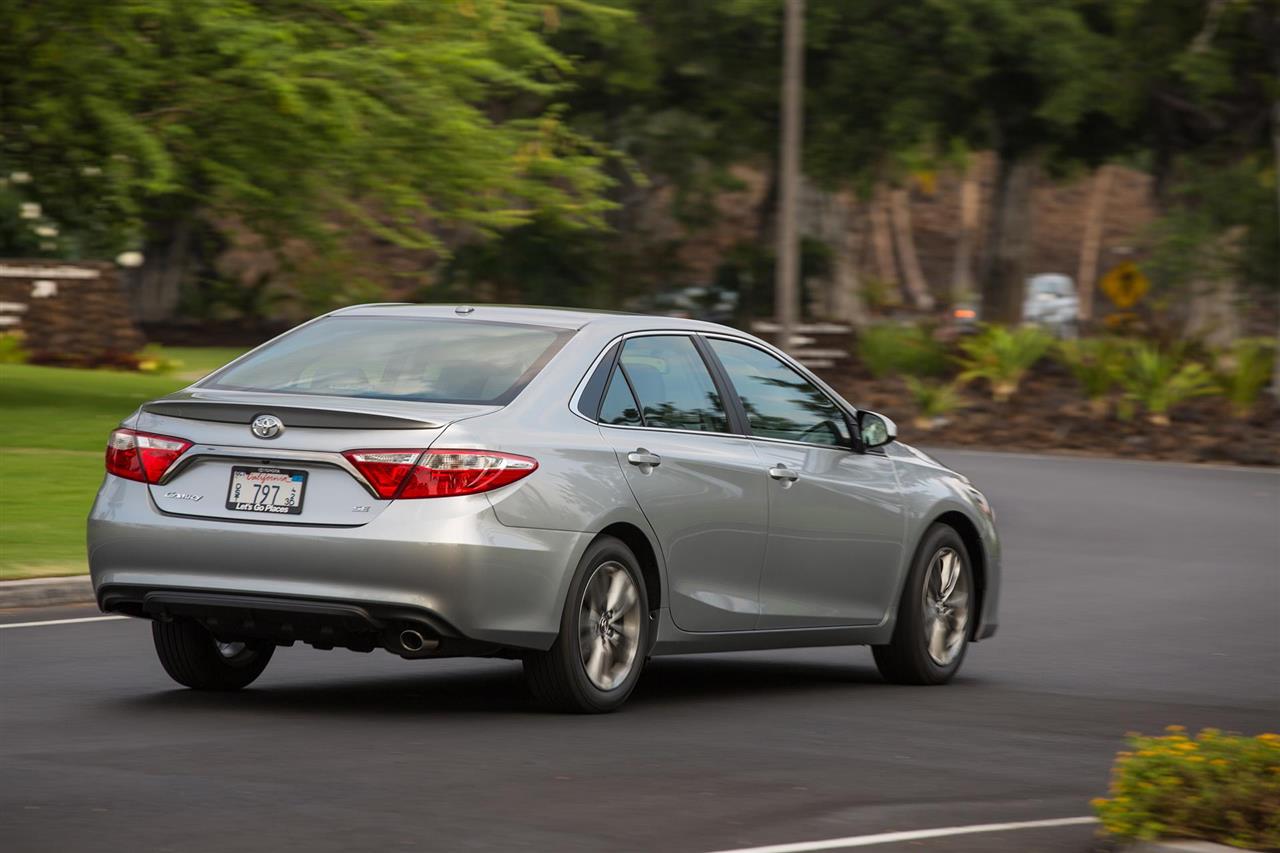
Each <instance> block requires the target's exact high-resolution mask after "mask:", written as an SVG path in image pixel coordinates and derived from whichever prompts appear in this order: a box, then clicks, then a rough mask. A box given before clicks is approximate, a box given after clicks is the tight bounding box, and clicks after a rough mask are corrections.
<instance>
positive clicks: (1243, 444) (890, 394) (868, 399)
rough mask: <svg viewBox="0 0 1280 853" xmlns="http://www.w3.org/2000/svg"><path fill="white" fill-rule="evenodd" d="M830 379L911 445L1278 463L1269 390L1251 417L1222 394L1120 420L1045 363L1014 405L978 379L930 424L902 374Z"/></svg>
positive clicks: (1279, 446) (858, 371) (1275, 409)
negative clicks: (1160, 420)
mask: <svg viewBox="0 0 1280 853" xmlns="http://www.w3.org/2000/svg"><path fill="white" fill-rule="evenodd" d="M824 378H826V379H827V381H828V382H830V383H831V384H832V385H833V386H834V387H835V388H836V390H838V391H839V392H840V393H841V394H843V395H844V397H845V398H846V399H847V400H849V402H851V403H853V404H854V405H856V406H858V407H860V408H866V409H872V410H874V411H878V412H883V413H884V414H886V415H888V416H889V417H891V418H893V419H894V420H895V421H896V422H897V424H898V434H899V435H900V436H901V437H902V439H903V440H904V441H907V442H910V443H912V444H924V445H932V446H936V447H974V448H983V449H997V450H1022V451H1035V452H1054V453H1069V454H1088V455H1091V456H1116V457H1123V458H1129V459H1156V460H1168V461H1178V462H1215V463H1226V464H1235V465H1280V405H1277V402H1276V400H1275V398H1274V397H1271V396H1270V395H1268V394H1264V395H1263V397H1262V399H1260V400H1259V401H1258V404H1257V405H1256V406H1255V408H1254V411H1253V413H1252V414H1251V415H1250V417H1249V418H1248V419H1240V418H1237V417H1235V416H1233V415H1232V414H1231V412H1230V410H1229V408H1228V407H1227V404H1226V403H1225V402H1224V401H1223V400H1222V399H1221V398H1213V397H1203V398H1199V399H1195V400H1191V401H1189V402H1187V403H1184V404H1182V405H1181V406H1179V407H1177V408H1175V409H1174V410H1173V411H1172V412H1171V416H1172V420H1173V423H1172V424H1171V425H1170V426H1167V427H1159V426H1155V425H1152V424H1150V423H1148V422H1147V420H1146V418H1145V417H1144V416H1143V415H1142V414H1141V413H1139V414H1137V415H1136V416H1135V417H1134V418H1133V419H1132V420H1130V421H1122V420H1120V419H1119V418H1117V417H1116V416H1115V413H1114V407H1113V409H1112V412H1111V413H1110V414H1109V415H1107V416H1105V417H1098V416H1095V415H1093V414H1091V413H1090V412H1089V411H1088V406H1087V402H1086V401H1085V400H1084V399H1083V397H1082V396H1081V394H1080V392H1079V390H1078V388H1077V386H1076V384H1075V381H1074V380H1073V379H1072V377H1071V375H1070V373H1068V372H1067V371H1066V369H1065V368H1063V367H1062V366H1061V365H1058V364H1055V363H1052V362H1045V363H1042V364H1041V365H1040V366H1038V367H1037V368H1035V369H1034V370H1033V372H1032V373H1031V374H1030V375H1029V376H1028V377H1027V378H1026V379H1025V380H1023V383H1022V385H1021V387H1020V388H1019V389H1018V393H1017V394H1016V395H1014V397H1013V399H1012V400H1010V401H1009V402H1008V403H1004V404H1000V403H995V402H993V401H992V400H991V398H990V396H989V394H988V393H987V389H986V387H985V386H984V385H981V384H975V385H972V386H970V387H969V388H967V389H966V391H965V393H964V405H963V406H962V408H959V409H957V410H955V411H953V412H951V413H950V414H949V415H948V416H947V418H946V422H945V423H943V424H939V425H936V426H934V427H933V428H932V429H924V428H922V427H920V426H917V425H916V424H915V423H914V421H915V419H916V416H917V414H918V412H917V411H916V407H915V405H914V403H913V402H912V399H911V395H910V393H909V392H908V391H907V386H906V384H905V383H904V382H903V381H902V379H900V378H897V377H892V378H885V379H875V378H874V377H872V376H871V375H870V374H869V373H867V372H866V371H865V370H864V369H863V368H861V366H859V365H854V366H852V367H851V368H847V369H843V370H840V371H839V372H834V371H833V372H828V373H827V375H826V376H825V377H824Z"/></svg>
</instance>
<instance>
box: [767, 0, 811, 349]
mask: <svg viewBox="0 0 1280 853" xmlns="http://www.w3.org/2000/svg"><path fill="white" fill-rule="evenodd" d="M782 57H783V62H782V64H783V72H782V146H781V151H780V152H779V157H778V160H779V161H780V164H781V166H780V171H779V175H780V176H779V193H778V260H777V268H776V271H775V283H774V288H775V290H774V312H775V313H776V314H777V316H778V325H779V326H780V327H781V330H780V332H779V334H778V341H777V343H778V346H779V347H780V348H782V349H784V350H786V349H790V348H791V340H792V338H793V336H794V335H795V327H796V324H797V323H798V322H799V320H800V314H801V311H800V304H799V303H800V243H799V237H798V235H797V233H796V206H797V205H798V204H799V200H800V152H801V147H802V145H803V144H804V142H803V130H804V128H803V118H804V117H803V110H802V100H803V98H804V0H786V11H785V25H784V27H783V51H782Z"/></svg>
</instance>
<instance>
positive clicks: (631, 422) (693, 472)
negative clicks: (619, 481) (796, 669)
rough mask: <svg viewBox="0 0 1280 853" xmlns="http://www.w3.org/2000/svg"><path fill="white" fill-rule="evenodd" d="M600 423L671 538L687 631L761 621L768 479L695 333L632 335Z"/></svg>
mask: <svg viewBox="0 0 1280 853" xmlns="http://www.w3.org/2000/svg"><path fill="white" fill-rule="evenodd" d="M599 421H600V431H601V433H602V434H603V435H604V437H605V439H606V440H607V441H608V442H609V443H610V444H611V445H612V446H613V448H614V451H615V452H616V453H617V455H618V462H619V464H620V465H621V466H622V469H623V471H624V472H625V473H626V477H627V482H628V484H629V485H630V486H631V490H632V492H633V493H634V494H635V497H636V501H637V502H638V503H639V504H640V508H641V510H642V511H643V512H644V514H645V517H646V518H648V519H649V523H650V524H651V525H652V526H653V529H654V532H655V533H656V534H657V536H658V540H659V543H660V544H661V546H662V550H663V555H664V557H665V560H666V565H667V585H668V592H669V599H670V601H669V604H670V609H671V617H672V619H673V620H674V622H675V624H676V625H677V626H679V627H680V628H681V629H682V630H685V631H734V630H744V629H750V628H753V627H755V624H756V620H757V618H758V616H759V599H758V592H759V587H760V573H761V570H762V569H763V566H764V550H765V543H766V541H767V539H768V512H769V498H768V489H767V484H768V479H767V478H766V477H764V476H763V475H762V470H763V468H762V463H761V461H760V458H759V457H758V456H757V455H756V451H755V448H754V447H753V446H752V443H751V442H750V441H749V440H748V439H747V438H746V437H744V436H742V435H741V434H734V432H733V429H732V423H733V421H732V420H731V417H730V414H729V412H728V411H727V409H726V406H725V404H724V401H723V399H722V392H721V390H720V388H719V387H718V386H717V385H716V383H715V381H714V380H713V379H712V374H711V371H710V370H709V369H708V366H707V363H706V361H705V360H704V358H703V356H702V354H701V353H700V351H699V349H698V347H697V346H696V345H695V344H694V341H693V338H691V337H690V336H688V335H681V334H660V335H644V336H639V337H631V338H628V339H627V340H626V341H625V342H624V343H623V345H622V348H621V350H620V352H619V354H618V357H617V361H616V364H615V365H614V367H613V370H612V374H611V375H610V378H609V384H608V386H607V388H606V389H605V391H604V395H603V398H602V402H601V407H600V416H599Z"/></svg>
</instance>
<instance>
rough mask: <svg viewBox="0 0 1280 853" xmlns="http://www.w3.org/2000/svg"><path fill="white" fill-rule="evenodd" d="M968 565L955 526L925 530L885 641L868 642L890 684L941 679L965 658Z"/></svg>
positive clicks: (970, 609)
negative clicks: (895, 617)
mask: <svg viewBox="0 0 1280 853" xmlns="http://www.w3.org/2000/svg"><path fill="white" fill-rule="evenodd" d="M975 603H976V598H975V596H974V583H973V568H972V564H971V563H970V562H969V551H968V549H966V548H965V545H964V540H963V539H961V538H960V534H958V533H956V531H955V529H954V528H952V527H949V526H948V525H945V524H935V525H934V526H933V527H931V528H929V530H928V531H927V532H926V533H925V536H924V539H923V540H921V542H920V548H919V550H918V551H917V552H916V558H915V561H914V562H913V563H912V566H911V571H910V572H909V573H908V575H907V583H906V586H905V587H904V588H903V590H902V601H901V602H900V604H899V605H898V622H897V624H896V625H895V626H894V629H893V638H892V639H891V640H890V641H889V644H888V645H887V646H872V648H871V651H872V653H873V654H874V655H875V659H876V667H877V668H878V669H879V670H880V674H881V675H883V676H884V678H885V680H886V681H891V682H893V683H895V684H945V683H947V682H948V681H950V680H951V679H952V678H953V677H954V676H955V674H956V672H957V671H959V669H960V664H961V663H963V662H964V654H965V651H966V649H967V648H968V646H969V635H970V633H971V628H972V624H971V623H972V616H973V613H974V604H975Z"/></svg>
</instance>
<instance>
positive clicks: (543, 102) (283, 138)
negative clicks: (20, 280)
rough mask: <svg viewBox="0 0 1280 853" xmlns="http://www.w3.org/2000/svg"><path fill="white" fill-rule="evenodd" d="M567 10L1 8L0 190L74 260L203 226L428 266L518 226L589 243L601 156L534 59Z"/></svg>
mask: <svg viewBox="0 0 1280 853" xmlns="http://www.w3.org/2000/svg"><path fill="white" fill-rule="evenodd" d="M558 8H565V9H568V10H571V11H572V12H574V13H575V14H583V15H601V16H617V15H618V14H619V13H617V12H615V11H612V10H608V9H606V8H605V7H600V6H595V5H593V4H591V3H589V2H585V0H562V2H560V3H558V4H556V5H552V4H548V3H546V2H542V1H541V0H467V2H457V3H419V2H409V0H391V2H384V0H349V2H344V3H341V4H332V3H323V4H318V5H316V6H314V7H309V6H307V5H305V4H304V5H301V6H299V5H297V4H257V3H250V2H246V1H245V0H231V2H226V0H124V1H123V2H113V3H91V4H87V5H86V4H84V3H80V2H76V0H48V2H42V3H39V4H37V5H30V4H25V5H23V4H19V5H17V6H14V5H13V4H7V11H6V13H5V15H4V24H5V26H4V29H5V39H4V40H3V41H2V42H0V91H3V92H4V101H5V107H4V111H3V113H2V114H0V172H3V173H6V174H8V173H10V172H11V171H14V170H22V171H24V172H27V173H29V174H30V176H31V180H30V182H29V183H27V184H24V185H23V187H22V193H23V194H24V197H26V198H28V199H29V200H32V201H38V202H39V203H40V204H41V205H42V207H43V210H44V212H45V214H46V215H47V216H49V217H50V218H51V219H52V220H54V221H56V222H58V223H60V224H61V225H62V226H63V230H64V231H66V232H74V233H76V234H77V235H79V238H80V241H81V243H82V245H83V247H84V250H85V251H88V252H96V253H98V254H114V252H115V251H117V250H119V249H120V248H123V247H124V246H125V245H126V244H129V243H136V242H137V241H139V240H141V238H142V236H143V235H144V233H146V232H147V231H149V230H150V228H151V227H152V225H153V224H154V223H157V222H165V221H169V220H172V219H175V218H182V217H191V216H193V215H194V214H195V213H196V212H197V211H202V212H204V214H206V215H207V216H208V217H210V218H211V219H212V220H213V221H218V222H226V221H235V222H239V223H242V224H243V225H244V226H245V227H248V228H249V229H251V230H252V231H254V232H255V233H258V234H261V235H263V236H264V237H266V238H267V239H268V242H269V243H272V244H279V243H280V242H281V241H283V240H285V239H287V238H296V237H297V236H300V235H301V236H309V237H311V238H312V239H320V238H321V237H322V236H323V234H324V233H325V231H324V226H325V225H327V224H328V223H329V222H331V221H332V218H333V217H334V215H335V214H341V215H342V216H343V217H344V218H345V219H347V220H349V221H350V222H351V223H354V225H355V227H357V228H358V229H360V230H362V231H364V232H366V233H369V234H372V235H376V236H377V237H378V238H380V239H382V240H389V241H391V242H393V243H396V244H398V245H402V246H408V247H420V248H426V249H431V250H434V251H442V250H444V249H445V248H446V243H445V242H444V240H443V239H442V233H443V231H444V230H446V229H448V230H452V231H455V232H456V231H459V230H462V231H466V232H471V233H485V232H491V231H494V230H497V229H503V228H508V227H511V226H514V225H519V224H521V223H523V222H527V221H529V220H530V219H531V218H533V217H534V216H535V215H542V216H549V217H554V218H556V219H558V220H560V221H563V222H565V223H567V224H573V225H577V226H597V225H599V224H600V223H601V218H600V217H601V213H602V211H603V210H604V209H606V207H607V204H606V202H605V201H604V200H603V198H602V194H603V192H604V190H605V189H606V187H607V186H608V184H609V180H608V178H606V177H605V175H604V174H603V172H602V168H601V167H602V164H603V158H604V157H605V155H606V152H604V151H603V150H602V149H600V148H599V147H598V146H597V145H596V144H595V143H593V142H592V141H591V140H589V139H587V138H586V137H584V136H582V135H581V134H579V133H578V132H576V131H574V130H573V129H571V128H570V127H569V126H568V125H567V124H566V122H565V120H564V112H563V109H562V108H561V107H559V106H557V101H558V100H559V99H560V97H561V95H562V94H563V92H564V91H565V88H566V86H567V84H568V80H569V78H570V75H571V74H572V65H571V63H570V61H569V60H568V59H567V58H566V57H565V56H564V55H563V54H561V53H560V52H558V51H556V50H555V49H553V48H552V47H551V46H550V45H549V44H548V42H547V36H548V33H549V32H550V31H551V30H552V29H553V25H554V23H555V19H558Z"/></svg>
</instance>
